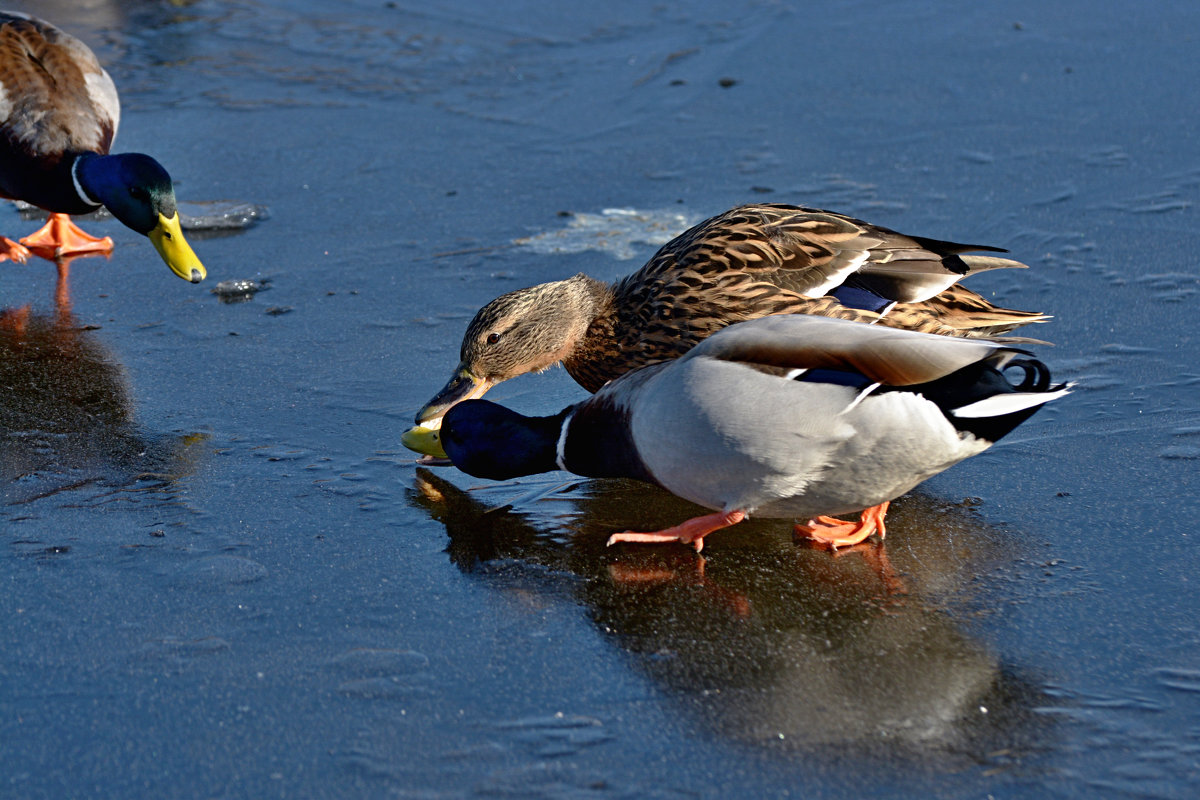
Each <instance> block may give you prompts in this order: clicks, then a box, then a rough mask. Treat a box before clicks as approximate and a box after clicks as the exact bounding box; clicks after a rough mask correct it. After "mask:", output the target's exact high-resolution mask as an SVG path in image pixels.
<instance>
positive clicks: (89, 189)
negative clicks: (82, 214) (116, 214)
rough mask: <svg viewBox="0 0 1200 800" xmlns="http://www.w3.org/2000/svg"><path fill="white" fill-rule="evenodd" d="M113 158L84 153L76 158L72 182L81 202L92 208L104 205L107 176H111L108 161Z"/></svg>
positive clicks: (73, 165)
mask: <svg viewBox="0 0 1200 800" xmlns="http://www.w3.org/2000/svg"><path fill="white" fill-rule="evenodd" d="M109 158H111V156H98V155H94V154H92V153H84V154H82V155H79V156H76V157H75V160H74V161H73V162H72V163H71V182H72V183H73V184H74V185H75V194H77V195H79V200H80V202H82V203H85V204H86V205H89V206H91V207H92V208H99V207H100V206H102V205H104V201H103V200H102V199H101V198H102V197H103V196H104V194H105V191H104V190H105V186H106V183H107V182H108V180H107V176H108V175H110V174H111V170H110V169H108V168H107V167H108V164H109V163H111V162H108V161H107V159H109Z"/></svg>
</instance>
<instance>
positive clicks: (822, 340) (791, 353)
mask: <svg viewBox="0 0 1200 800" xmlns="http://www.w3.org/2000/svg"><path fill="white" fill-rule="evenodd" d="M998 350H1010V351H1011V348H1005V347H1004V346H1003V345H1000V344H996V343H995V342H988V341H980V340H975V339H958V338H953V337H948V336H935V335H932V334H927V333H917V332H915V331H904V330H897V329H895V328H884V327H880V326H878V325H859V324H855V323H853V322H846V321H844V320H838V319H829V318H825V317H812V316H798V315H784V316H775V317H766V318H763V319H759V320H754V321H751V322H746V323H743V324H741V325H737V326H733V327H730V328H726V329H725V330H724V331H722V332H721V333H720V334H718V335H716V336H713V337H711V338H709V339H707V340H706V341H704V342H703V343H701V344H699V345H697V346H696V347H695V348H694V349H692V350H691V351H690V352H689V353H688V354H687V355H686V356H685V358H700V357H706V358H714V359H719V360H722V361H741V362H745V363H747V364H751V365H761V366H767V367H775V368H784V369H853V370H855V371H856V372H859V373H861V374H863V375H866V376H867V377H868V378H870V379H871V380H873V381H878V382H880V383H883V384H887V385H892V386H907V385H911V384H915V383H925V382H926V381H932V380H936V379H938V378H941V377H944V376H946V375H949V374H950V373H951V372H954V371H955V370H958V369H962V368H963V367H965V366H967V365H969V364H973V363H975V362H977V361H979V360H980V359H983V358H986V357H987V356H988V355H990V354H992V353H995V352H996V351H998Z"/></svg>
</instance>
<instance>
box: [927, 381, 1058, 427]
mask: <svg viewBox="0 0 1200 800" xmlns="http://www.w3.org/2000/svg"><path fill="white" fill-rule="evenodd" d="M1073 385H1074V384H1067V385H1066V386H1064V387H1063V388H1061V389H1059V390H1058V391H1056V392H1016V393H1014V394H997V395H993V396H992V397H987V398H984V399H983V400H976V401H975V402H974V403H968V404H967V405H965V406H963V407H962V408H955V409H952V410H951V411H950V413H951V414H953V415H954V416H956V417H959V418H961V419H980V418H982V417H1003V416H1004V415H1005V414H1014V413H1016V412H1018V411H1024V410H1025V409H1027V408H1033V407H1034V406H1040V405H1042V404H1043V403H1049V402H1050V401H1051V400H1057V399H1058V398H1060V397H1062V396H1063V395H1065V394H1070V392H1071V387H1072V386H1073Z"/></svg>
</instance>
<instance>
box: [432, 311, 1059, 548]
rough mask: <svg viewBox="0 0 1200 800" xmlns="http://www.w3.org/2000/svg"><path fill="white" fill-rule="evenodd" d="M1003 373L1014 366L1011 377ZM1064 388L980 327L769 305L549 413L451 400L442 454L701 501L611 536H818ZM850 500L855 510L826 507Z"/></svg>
mask: <svg viewBox="0 0 1200 800" xmlns="http://www.w3.org/2000/svg"><path fill="white" fill-rule="evenodd" d="M1006 370H1020V372H1021V379H1020V381H1019V382H1018V383H1016V384H1015V385H1014V384H1013V383H1011V382H1010V381H1009V379H1008V378H1007V377H1006V375H1005V371H1006ZM1068 391H1069V387H1068V386H1066V385H1062V384H1060V385H1057V386H1052V385H1051V384H1050V373H1049V370H1048V369H1047V368H1046V367H1045V365H1043V364H1042V363H1041V362H1040V361H1037V360H1035V359H1033V358H1032V357H1030V356H1029V355H1028V354H1027V353H1025V352H1024V351H1021V350H1016V349H1013V348H1012V347H1009V346H1006V345H1004V344H1000V343H998V342H991V341H984V340H970V339H961V338H950V337H944V336H933V335H930V334H926V333H916V332H913V331H906V330H896V329H889V328H885V327H882V326H872V325H864V324H862V323H858V322H848V321H845V320H839V319H826V318H822V317H812V316H802V315H785V316H772V317H766V318H763V319H757V320H752V321H750V322H743V323H740V324H737V325H733V326H731V327H729V328H726V329H725V330H723V331H721V332H719V333H717V334H715V335H714V336H712V337H710V338H708V339H706V340H705V341H704V342H702V343H700V344H699V345H697V346H696V347H695V348H693V349H692V350H690V351H688V353H687V354H685V355H684V356H683V357H681V358H679V359H678V360H675V361H670V362H666V363H660V364H655V365H652V366H649V367H643V368H642V369H639V370H636V371H634V372H630V373H628V374H626V375H625V376H623V377H621V378H620V379H618V380H616V381H613V382H612V383H610V384H607V385H606V386H604V387H603V388H602V389H601V390H600V391H599V392H597V393H596V394H595V395H593V396H592V397H590V398H588V399H587V400H584V401H583V402H582V403H579V404H577V405H574V406H571V407H569V408H567V409H565V410H564V411H562V412H561V413H559V414H556V415H554V416H551V417H524V416H521V415H520V414H517V413H516V412H513V411H509V410H508V409H506V408H504V407H502V406H499V405H496V404H494V403H490V402H488V401H486V400H470V401H467V402H464V403H460V404H458V405H455V406H454V407H452V408H451V409H450V410H449V411H447V412H446V415H445V418H444V419H443V421H442V428H441V443H442V445H443V447H444V448H445V452H446V454H448V455H449V457H450V459H451V460H452V461H453V462H454V464H455V466H457V467H458V468H459V469H461V470H463V471H464V472H467V473H469V474H471V475H475V476H476V477H481V478H492V479H507V478H513V477H517V476H520V475H528V474H531V473H535V472H545V471H549V470H554V469H565V470H569V471H571V472H575V473H577V474H580V475H584V476H588V477H598V478H599V477H626V478H638V479H641V480H644V481H649V482H651V483H656V484H658V485H659V486H662V487H663V488H665V489H667V490H668V491H670V492H672V493H674V494H676V495H678V496H680V497H682V498H684V499H686V500H690V501H692V502H693V503H698V504H700V505H702V506H705V507H707V508H712V509H717V512H716V513H714V514H709V515H707V516H702V517H697V518H696V519H691V520H688V521H686V522H684V523H682V524H680V525H677V526H675V527H673V528H669V529H667V530H663V531H658V532H655V533H633V532H629V531H626V532H624V533H618V534H615V535H614V536H613V537H612V538H611V539H609V544H615V543H617V542H683V543H689V544H692V545H693V546H694V547H695V548H696V550H700V548H701V547H702V545H703V542H704V537H705V536H706V535H707V534H709V533H711V532H713V531H715V530H718V529H720V528H724V527H728V526H730V525H733V524H735V523H737V522H740V521H741V520H743V519H745V518H746V517H748V516H750V515H754V514H757V515H759V516H764V517H790V518H800V519H803V518H806V517H810V516H811V517H814V518H813V519H810V520H809V521H808V523H807V524H802V525H797V526H796V527H797V530H798V531H800V532H802V533H804V534H807V535H808V536H810V537H811V538H813V539H816V540H817V541H819V542H822V543H824V544H827V545H829V546H832V547H839V546H842V545H850V544H856V543H857V542H860V541H862V540H863V539H864V538H866V537H867V536H869V535H870V534H871V533H872V532H876V531H877V532H878V533H879V534H880V535H882V534H883V533H884V522H883V520H884V514H885V512H886V510H887V506H888V501H890V500H892V499H893V498H895V497H898V496H899V495H901V494H904V493H905V492H907V491H909V490H910V489H912V488H913V487H914V486H916V485H917V484H918V483H920V482H921V481H923V480H925V479H926V478H929V477H930V476H932V475H936V474H937V473H939V472H941V471H942V470H944V469H947V468H948V467H950V466H951V465H953V464H956V463H957V462H959V461H962V460H963V459H964V458H967V457H969V456H972V455H975V454H976V453H980V452H982V451H983V450H985V449H987V448H988V447H989V446H990V445H991V444H992V443H993V442H995V441H996V440H998V439H1000V437H1002V436H1004V435H1005V434H1007V433H1008V432H1009V431H1011V430H1012V429H1013V428H1015V427H1016V426H1017V425H1019V424H1020V423H1021V422H1023V421H1024V420H1025V419H1027V418H1028V417H1029V416H1030V415H1031V414H1033V413H1034V411H1036V410H1037V409H1038V408H1039V407H1040V406H1041V405H1042V404H1044V403H1047V402H1049V401H1050V400H1054V399H1055V398H1057V397H1061V396H1062V395H1064V394H1066V393H1067V392H1068ZM860 509H866V510H865V511H863V512H862V515H861V518H860V520H859V521H858V522H845V521H843V520H839V519H833V518H832V517H829V516H824V515H831V514H844V513H848V512H853V511H859V510H860Z"/></svg>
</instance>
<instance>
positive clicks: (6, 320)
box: [0, 305, 33, 336]
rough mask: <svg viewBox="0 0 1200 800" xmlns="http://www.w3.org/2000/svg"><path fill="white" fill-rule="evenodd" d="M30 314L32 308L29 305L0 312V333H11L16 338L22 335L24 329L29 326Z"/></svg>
mask: <svg viewBox="0 0 1200 800" xmlns="http://www.w3.org/2000/svg"><path fill="white" fill-rule="evenodd" d="M32 312H33V306H30V305H23V306H21V307H20V308H6V309H3V310H0V331H12V332H13V333H15V334H17V335H18V336H21V335H23V334H24V333H25V328H26V327H28V326H29V315H30V314H31V313H32Z"/></svg>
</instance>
